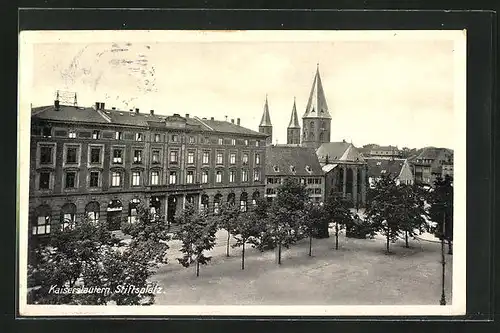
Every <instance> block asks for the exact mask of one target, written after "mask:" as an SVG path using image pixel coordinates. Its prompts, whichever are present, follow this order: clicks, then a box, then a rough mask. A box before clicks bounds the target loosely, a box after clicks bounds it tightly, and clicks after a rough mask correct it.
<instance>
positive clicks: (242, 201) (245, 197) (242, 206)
mask: <svg viewBox="0 0 500 333" xmlns="http://www.w3.org/2000/svg"><path fill="white" fill-rule="evenodd" d="M247 201H248V194H247V192H243V193H241V195H240V211H242V212H246V211H247Z"/></svg>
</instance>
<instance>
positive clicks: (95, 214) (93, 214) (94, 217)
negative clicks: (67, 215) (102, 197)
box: [85, 201, 100, 222]
mask: <svg viewBox="0 0 500 333" xmlns="http://www.w3.org/2000/svg"><path fill="white" fill-rule="evenodd" d="M99 210H100V205H99V203H98V202H97V201H91V202H89V203H88V204H87V206H85V216H86V217H87V218H88V219H89V221H91V222H98V221H99Z"/></svg>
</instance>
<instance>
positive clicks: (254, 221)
mask: <svg viewBox="0 0 500 333" xmlns="http://www.w3.org/2000/svg"><path fill="white" fill-rule="evenodd" d="M259 219H260V218H259V215H258V214H257V213H256V212H252V211H251V212H246V213H242V214H240V218H239V221H238V224H237V225H235V226H234V238H235V239H236V243H235V244H234V245H233V247H239V246H241V247H242V249H241V269H245V244H246V243H247V242H248V241H249V240H250V239H252V238H257V237H258V236H259V227H258V222H259Z"/></svg>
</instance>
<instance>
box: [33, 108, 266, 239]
mask: <svg viewBox="0 0 500 333" xmlns="http://www.w3.org/2000/svg"><path fill="white" fill-rule="evenodd" d="M266 137H267V135H266V134H262V133H259V132H256V131H253V130H250V129H247V128H245V127H243V126H241V125H240V120H239V119H237V121H236V123H235V122H234V120H231V121H219V120H215V119H214V118H210V119H207V118H198V117H190V115H189V114H186V115H185V116H180V115H179V114H173V115H171V116H159V115H155V114H154V111H153V110H151V111H150V112H148V113H143V112H139V109H135V110H132V111H121V110H116V109H114V108H112V109H105V107H104V103H96V105H95V107H78V106H73V105H72V106H69V105H60V103H59V101H55V103H54V105H50V106H45V107H39V108H34V109H32V116H31V143H30V146H31V151H30V197H29V206H30V234H31V235H34V236H43V235H47V234H50V232H51V228H54V226H55V225H58V224H59V223H74V222H75V221H76V220H77V219H78V218H79V217H81V216H86V217H88V218H89V219H91V220H103V221H104V220H105V221H107V223H108V226H109V228H110V229H112V230H113V229H119V228H120V223H121V222H122V221H124V220H126V219H134V218H135V214H136V213H137V212H136V207H137V206H138V205H139V204H142V205H144V206H146V207H150V209H151V211H152V212H154V213H157V214H160V215H162V216H164V218H165V222H166V223H170V222H172V221H173V218H174V216H175V215H176V213H178V212H179V211H180V210H181V209H182V208H183V207H184V206H185V205H186V203H187V202H190V203H192V204H194V205H195V206H197V207H200V208H201V209H206V210H209V211H211V212H213V211H216V210H217V209H218V206H219V205H220V204H222V203H223V202H226V201H229V202H234V203H235V204H238V205H240V207H241V209H242V210H246V209H248V208H249V205H251V204H252V203H254V202H255V200H256V198H257V197H258V196H263V195H264V187H265V174H264V172H265V170H264V169H265V165H266V149H265V146H266V143H265V140H266Z"/></svg>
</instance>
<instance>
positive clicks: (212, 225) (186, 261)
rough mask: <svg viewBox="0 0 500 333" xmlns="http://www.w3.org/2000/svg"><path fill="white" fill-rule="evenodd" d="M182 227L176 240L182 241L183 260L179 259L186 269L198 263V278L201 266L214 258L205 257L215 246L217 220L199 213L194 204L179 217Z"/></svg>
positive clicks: (176, 235)
mask: <svg viewBox="0 0 500 333" xmlns="http://www.w3.org/2000/svg"><path fill="white" fill-rule="evenodd" d="M177 222H178V223H179V225H180V228H179V230H178V231H177V233H176V234H175V236H174V238H175V239H178V240H180V241H182V247H181V252H182V253H183V254H184V255H183V257H182V258H177V260H178V261H179V263H180V264H181V265H182V266H184V267H189V266H190V265H191V263H192V262H195V263H196V276H199V275H200V264H202V265H206V264H208V262H210V260H211V259H212V257H210V256H205V255H204V251H209V250H211V249H212V248H213V247H214V246H215V233H216V232H217V223H216V219H214V218H208V216H207V214H206V213H205V212H199V211H197V210H196V209H195V208H194V206H193V205H192V204H186V207H185V209H184V211H183V212H182V213H181V214H180V215H179V216H178V217H177Z"/></svg>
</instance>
